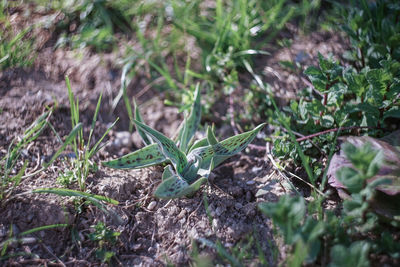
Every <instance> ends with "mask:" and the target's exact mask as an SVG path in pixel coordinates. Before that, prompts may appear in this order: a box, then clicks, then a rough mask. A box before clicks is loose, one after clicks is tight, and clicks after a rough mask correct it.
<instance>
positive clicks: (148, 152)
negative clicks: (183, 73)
mask: <svg viewBox="0 0 400 267" xmlns="http://www.w3.org/2000/svg"><path fill="white" fill-rule="evenodd" d="M194 99H195V101H194V103H193V106H192V109H191V112H190V114H189V115H188V116H185V120H184V122H183V124H182V125H181V127H180V131H179V134H178V137H177V139H176V140H175V142H174V141H173V140H171V139H169V138H167V137H166V136H164V135H163V134H162V133H160V132H158V131H156V130H153V129H151V128H150V127H148V126H146V125H145V124H143V123H142V119H141V117H140V114H139V111H138V109H137V108H136V120H134V123H135V125H136V127H137V130H138V132H139V134H140V135H141V137H142V139H143V141H144V143H145V144H146V145H147V146H146V147H144V148H142V149H139V150H137V151H135V152H133V153H130V154H128V155H125V156H123V157H121V158H118V159H115V160H111V161H106V162H103V165H104V166H107V167H111V168H117V169H134V168H143V167H149V166H152V165H156V164H160V163H170V165H167V166H166V167H165V169H164V172H163V175H162V183H161V184H160V185H159V186H158V188H157V189H156V191H155V196H156V197H159V198H167V199H168V198H177V197H182V196H186V195H191V194H193V193H194V192H195V191H197V190H198V189H199V188H200V186H201V185H202V184H203V183H204V182H206V181H207V178H208V176H209V174H210V172H211V170H212V169H214V168H215V167H216V166H218V165H219V164H221V163H222V162H223V161H224V160H226V159H227V158H229V157H231V156H233V155H235V154H237V153H239V152H240V151H242V150H243V149H244V148H245V147H246V146H247V145H248V144H249V143H250V142H251V141H252V140H253V139H254V138H255V136H256V135H257V133H258V132H259V131H260V130H261V128H262V127H263V126H264V124H261V125H259V126H257V127H256V128H255V129H254V130H252V131H249V132H246V133H242V134H239V135H236V136H233V137H230V138H228V139H225V140H223V141H218V140H217V139H216V137H215V134H214V131H213V130H212V129H211V128H210V127H208V129H207V137H206V138H204V139H201V140H198V141H197V142H193V140H192V139H193V136H194V134H195V132H196V130H197V127H198V125H199V124H200V118H201V105H200V87H199V86H197V88H196V92H195V96H194ZM151 142H154V143H151Z"/></svg>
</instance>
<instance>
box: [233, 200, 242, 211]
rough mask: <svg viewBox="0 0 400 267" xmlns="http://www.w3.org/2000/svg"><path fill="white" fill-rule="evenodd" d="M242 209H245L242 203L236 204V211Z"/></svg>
mask: <svg viewBox="0 0 400 267" xmlns="http://www.w3.org/2000/svg"><path fill="white" fill-rule="evenodd" d="M241 208H243V205H242V203H239V202H237V203H236V204H235V209H237V210H240V209H241Z"/></svg>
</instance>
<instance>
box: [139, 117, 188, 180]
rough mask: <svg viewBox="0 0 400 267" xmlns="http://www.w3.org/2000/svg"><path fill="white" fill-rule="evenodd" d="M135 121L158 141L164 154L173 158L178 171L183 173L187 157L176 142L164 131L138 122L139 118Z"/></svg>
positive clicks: (170, 158) (172, 160)
mask: <svg viewBox="0 0 400 267" xmlns="http://www.w3.org/2000/svg"><path fill="white" fill-rule="evenodd" d="M134 123H135V124H136V126H138V127H139V128H140V129H142V130H143V131H144V132H146V133H147V134H149V135H150V136H151V138H152V139H153V140H154V141H155V142H157V144H158V145H159V147H160V149H161V152H162V153H163V154H164V156H165V157H166V158H168V159H169V160H171V162H172V164H173V165H174V167H175V169H176V170H177V172H178V173H181V172H182V170H183V168H184V167H185V166H186V164H187V159H186V156H185V154H183V152H182V151H181V150H179V148H178V147H177V146H176V145H175V143H174V142H173V141H172V140H170V139H169V138H167V137H166V136H165V135H163V134H162V133H160V132H158V131H156V130H153V129H151V128H150V127H149V126H147V125H145V124H143V123H141V122H138V121H137V120H134Z"/></svg>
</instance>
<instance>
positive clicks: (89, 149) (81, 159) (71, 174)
mask: <svg viewBox="0 0 400 267" xmlns="http://www.w3.org/2000/svg"><path fill="white" fill-rule="evenodd" d="M65 80H66V84H67V89H68V98H69V102H70V110H71V122H72V127H76V125H78V124H80V122H79V115H80V113H79V99H78V98H76V99H75V96H74V94H73V92H72V90H71V84H70V82H69V79H68V77H66V79H65ZM101 99H102V95H100V97H99V99H98V101H97V106H96V110H95V113H94V115H93V119H92V124H91V127H90V132H89V137H88V140H87V142H85V140H84V136H83V129H82V128H80V129H79V131H78V135H77V137H76V138H75V139H74V140H73V142H72V143H73V150H74V153H75V158H74V159H72V160H71V161H72V162H71V167H72V168H71V169H69V170H66V171H65V172H64V173H63V174H62V175H61V176H60V178H61V179H60V180H61V181H64V183H66V184H68V183H71V182H74V181H76V182H77V183H78V186H79V188H80V190H81V191H85V190H86V179H87V176H88V175H89V172H90V171H91V170H96V169H97V166H96V164H95V163H93V162H92V160H91V159H92V157H93V156H94V155H95V154H96V153H97V152H98V151H99V150H100V149H101V148H102V146H101V142H102V141H103V139H104V138H105V137H106V135H107V134H108V132H109V131H110V130H111V128H112V127H113V126H114V125H115V123H116V122H117V121H118V120H116V121H115V122H114V123H113V124H111V125H110V126H109V127H108V128H107V130H106V131H105V132H104V134H103V135H102V137H101V138H100V139H99V140H98V141H97V142H96V143H95V144H94V145H93V146H91V141H92V136H93V132H94V130H95V125H96V121H97V116H98V113H99V110H100V104H101Z"/></svg>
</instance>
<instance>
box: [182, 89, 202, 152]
mask: <svg viewBox="0 0 400 267" xmlns="http://www.w3.org/2000/svg"><path fill="white" fill-rule="evenodd" d="M200 120H201V105H200V86H199V84H197V85H196V91H195V94H194V102H193V106H192V110H191V112H190V115H189V117H188V118H187V120H185V125H184V127H183V128H182V129H183V132H182V134H181V136H180V145H179V147H180V149H181V150H182V151H184V152H186V151H187V150H188V146H189V143H190V140H191V139H192V138H193V136H194V134H195V133H196V130H197V127H198V126H199V124H200Z"/></svg>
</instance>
